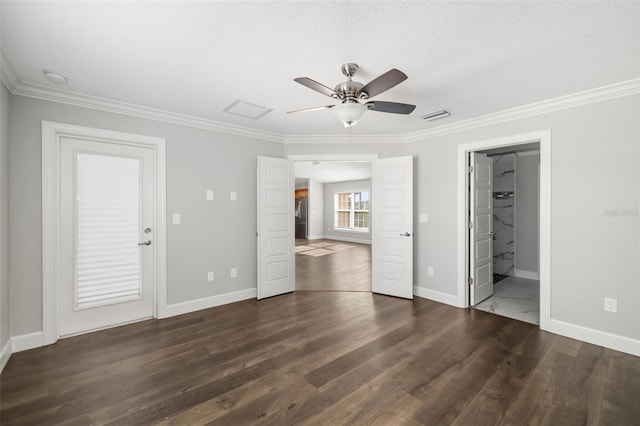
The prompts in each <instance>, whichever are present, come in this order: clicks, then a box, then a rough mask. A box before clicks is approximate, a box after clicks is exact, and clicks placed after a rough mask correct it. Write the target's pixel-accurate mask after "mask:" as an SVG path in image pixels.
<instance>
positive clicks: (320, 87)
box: [293, 77, 338, 98]
mask: <svg viewBox="0 0 640 426" xmlns="http://www.w3.org/2000/svg"><path fill="white" fill-rule="evenodd" d="M293 81H296V82H298V83H300V84H302V85H303V86H307V87H308V88H309V89H312V90H315V91H316V92H320V93H322V94H323V95H327V96H329V97H332V98H337V97H338V94H337V93H336V91H335V90H333V89H331V88H330V87H327V86H325V85H324V84H321V83H318V82H317V81H315V80H311V79H310V78H309V77H298V78H294V79H293Z"/></svg>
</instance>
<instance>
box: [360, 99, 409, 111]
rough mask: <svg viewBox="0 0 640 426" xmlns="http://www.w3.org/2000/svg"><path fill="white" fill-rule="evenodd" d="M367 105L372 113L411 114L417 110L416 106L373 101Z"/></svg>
mask: <svg viewBox="0 0 640 426" xmlns="http://www.w3.org/2000/svg"><path fill="white" fill-rule="evenodd" d="M365 105H367V107H368V108H369V109H370V110H371V111H378V112H392V113H394V114H411V113H412V112H413V110H414V109H416V106H415V105H410V104H401V103H398V102H384V101H371V102H367V103H366V104H365Z"/></svg>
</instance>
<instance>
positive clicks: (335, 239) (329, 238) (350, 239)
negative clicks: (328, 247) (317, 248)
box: [322, 235, 371, 245]
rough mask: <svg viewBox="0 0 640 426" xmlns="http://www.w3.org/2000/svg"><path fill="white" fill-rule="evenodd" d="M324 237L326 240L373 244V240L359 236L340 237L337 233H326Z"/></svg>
mask: <svg viewBox="0 0 640 426" xmlns="http://www.w3.org/2000/svg"><path fill="white" fill-rule="evenodd" d="M322 238H323V239H325V240H334V241H344V242H345V243H359V244H369V245H370V244H371V240H359V239H357V238H349V237H340V236H337V235H325V236H324V237H322Z"/></svg>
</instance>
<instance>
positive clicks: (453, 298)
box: [413, 285, 465, 308]
mask: <svg viewBox="0 0 640 426" xmlns="http://www.w3.org/2000/svg"><path fill="white" fill-rule="evenodd" d="M413 294H415V295H416V296H418V297H422V298H423V299H429V300H433V301H435V302H440V303H444V304H446V305H451V306H455V307H457V308H464V307H465V306H464V305H460V301H459V298H458V296H457V295H455V294H449V293H443V292H441V291H437V290H431V289H428V288H424V287H420V286H417V285H414V286H413Z"/></svg>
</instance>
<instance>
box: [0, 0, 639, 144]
mask: <svg viewBox="0 0 640 426" xmlns="http://www.w3.org/2000/svg"><path fill="white" fill-rule="evenodd" d="M0 7H1V8H2V11H1V14H2V17H1V25H2V32H1V37H2V38H1V47H2V51H3V53H4V56H5V58H6V61H5V63H4V64H3V66H4V67H5V70H6V69H7V65H9V64H10V66H11V68H13V71H14V73H15V79H16V80H17V81H18V83H20V85H21V86H22V87H23V88H27V89H28V88H32V89H37V90H42V87H44V88H48V89H52V90H60V89H63V90H65V91H70V92H74V93H79V94H83V95H90V96H94V97H100V98H105V99H108V100H115V101H120V102H126V103H130V104H134V105H140V106H144V107H148V108H155V109H159V110H163V111H168V112H172V113H179V114H184V115H187V116H192V117H198V118H202V119H206V120H213V121H216V122H222V123H225V125H226V124H230V125H235V126H242V127H247V128H252V129H256V130H260V131H266V132H273V133H276V134H281V135H345V134H346V135H373V134H375V135H385V134H386V135H399V134H407V133H412V132H418V131H422V130H426V129H429V128H433V127H436V126H440V125H443V124H449V123H453V122H456V121H460V120H465V119H470V118H475V117H479V116H483V115H486V114H489V113H494V112H498V111H502V110H505V109H509V108H514V107H518V106H522V105H527V104H530V103H533V102H537V101H542V100H546V99H550V98H554V97H558V96H562V95H568V94H571V93H575V92H578V91H582V90H586V89H592V88H596V87H601V86H605V85H609V84H613V83H618V82H622V81H627V80H632V79H637V78H639V77H640V25H639V22H640V2H638V1H626V2H625V1H622V2H606V1H594V2H583V1H579V2H578V1H576V2H572V1H540V2H535V1H529V2H426V1H425V2H413V1H385V2H373V1H366V2H364V1H352V2H336V1H300V2H293V1H287V2H266V1H265V2H217V1H216V2H195V1H194V2H150V1H144V2H126V1H118V2H97V1H86V2H59V1H47V2H35V1H29V2H27V1H20V2H14V1H2V2H1V3H0ZM349 61H353V62H356V63H358V64H359V65H360V71H359V72H358V74H357V75H356V80H359V81H361V82H363V83H366V82H368V81H369V80H371V79H373V78H375V77H377V76H378V75H380V74H382V73H384V72H386V71H388V70H389V69H391V68H398V69H400V70H402V71H404V72H405V73H406V74H407V75H408V76H409V78H408V80H407V81H405V82H403V83H401V84H400V85H398V86H396V87H395V88H392V89H391V90H389V91H388V92H386V93H383V94H381V95H379V96H378V97H376V98H375V99H378V100H386V101H395V102H404V103H412V104H415V105H417V108H416V110H415V111H414V112H413V113H412V114H411V115H409V116H399V115H394V114H384V113H379V112H378V113H377V112H373V111H370V112H367V113H365V116H364V117H363V118H362V120H361V121H360V124H359V125H358V126H356V127H354V128H350V129H345V128H343V127H342V126H341V125H340V123H339V122H338V121H337V119H336V118H335V117H333V114H332V112H331V111H330V110H321V111H314V112H306V113H299V114H293V115H287V114H286V111H290V110H295V109H300V108H306V107H313V106H319V105H328V104H332V103H334V101H333V100H332V99H330V98H328V97H326V96H323V95H321V94H319V93H317V92H314V91H312V90H310V89H308V88H306V87H303V86H302V85H300V84H297V83H295V82H294V81H293V79H294V78H295V77H300V76H306V77H310V78H312V79H314V80H317V81H319V82H321V83H323V84H325V85H327V86H330V87H333V86H335V85H336V84H337V83H339V82H341V81H343V80H344V77H343V75H342V74H341V72H340V65H341V64H342V63H344V62H349ZM43 69H50V70H54V71H56V72H58V73H61V74H63V75H65V76H66V77H68V80H69V81H68V84H67V85H65V86H58V85H56V84H54V83H50V82H48V81H46V80H45V79H44V78H43V75H42V70H43ZM4 74H5V79H6V74H7V72H6V71H5V73H4ZM237 99H240V100H242V101H245V102H249V103H253V104H257V105H262V106H265V107H268V108H273V111H272V112H270V113H268V114H266V115H265V116H264V117H262V118H260V119H258V120H253V119H248V118H244V117H239V116H236V115H232V114H229V113H225V112H224V111H223V110H224V109H225V108H226V107H227V106H229V105H230V104H231V103H232V102H234V101H235V100H237ZM443 108H447V109H449V110H451V111H452V113H453V115H452V116H451V117H450V118H447V119H444V120H440V121H435V122H426V121H424V120H421V119H420V118H419V117H420V116H421V115H423V114H426V113H430V112H433V111H437V110H440V109H443Z"/></svg>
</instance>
